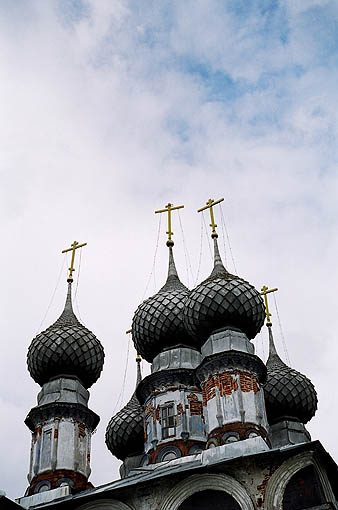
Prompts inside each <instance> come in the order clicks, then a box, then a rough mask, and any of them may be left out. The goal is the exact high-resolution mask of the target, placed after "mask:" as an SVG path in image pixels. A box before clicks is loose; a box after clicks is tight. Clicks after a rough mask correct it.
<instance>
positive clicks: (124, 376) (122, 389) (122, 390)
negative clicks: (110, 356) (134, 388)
mask: <svg viewBox="0 0 338 510" xmlns="http://www.w3.org/2000/svg"><path fill="white" fill-rule="evenodd" d="M128 336H129V338H128V347H127V359H126V364H125V368H124V375H123V380H122V386H121V391H120V394H119V396H118V399H117V401H116V404H115V407H114V410H113V415H114V414H115V411H116V409H117V407H118V405H119V404H120V403H122V402H123V396H124V390H125V386H126V380H127V369H128V362H129V351H130V339H131V335H128Z"/></svg>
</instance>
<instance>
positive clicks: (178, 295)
mask: <svg viewBox="0 0 338 510" xmlns="http://www.w3.org/2000/svg"><path fill="white" fill-rule="evenodd" d="M167 245H168V247H169V269H168V278H167V281H166V283H165V285H164V286H163V287H162V288H161V289H160V290H159V292H158V293H157V294H155V296H152V297H150V298H148V299H146V300H145V301H143V303H141V304H140V306H139V307H138V308H137V310H136V312H135V314H134V318H133V324H132V332H133V341H134V345H135V349H136V350H137V352H139V353H140V355H141V356H142V358H144V359H146V360H147V361H148V362H149V363H151V362H152V361H153V359H154V357H155V356H157V354H159V353H160V352H161V351H162V350H163V349H165V348H170V347H174V346H175V345H186V346H192V347H194V341H193V339H191V338H190V336H189V335H188V333H187V331H186V329H185V327H184V324H183V315H182V312H183V306H184V302H185V300H186V299H187V297H188V294H189V290H188V289H187V287H185V285H183V283H181V281H180V279H179V277H178V274H177V271H176V267H175V262H174V256H173V250H172V246H173V241H168V242H167Z"/></svg>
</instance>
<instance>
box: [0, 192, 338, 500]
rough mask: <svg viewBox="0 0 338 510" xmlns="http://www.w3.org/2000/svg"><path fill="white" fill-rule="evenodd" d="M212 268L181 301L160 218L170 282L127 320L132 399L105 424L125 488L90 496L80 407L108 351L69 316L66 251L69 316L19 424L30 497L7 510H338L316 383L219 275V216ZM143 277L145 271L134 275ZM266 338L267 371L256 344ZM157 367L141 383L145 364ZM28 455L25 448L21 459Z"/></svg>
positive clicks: (234, 280)
mask: <svg viewBox="0 0 338 510" xmlns="http://www.w3.org/2000/svg"><path fill="white" fill-rule="evenodd" d="M221 200H222V199H220V200H217V201H214V200H211V199H210V200H209V201H208V202H207V203H206V206H204V207H203V208H201V209H199V212H201V211H202V210H208V211H209V214H210V227H211V238H212V242H213V250H214V263H213V267H211V268H210V274H209V275H205V276H204V279H203V281H202V282H201V283H199V284H198V285H197V286H196V287H195V288H194V289H192V290H189V289H188V288H187V287H186V286H185V285H184V284H183V283H182V282H181V281H180V279H179V274H178V271H177V268H176V265H175V260H174V242H173V240H172V235H173V232H172V213H173V211H175V210H176V209H178V208H180V207H182V206H178V207H174V206H173V205H172V204H168V205H167V206H166V207H165V208H164V209H162V210H160V211H156V212H159V213H163V212H164V213H165V214H167V215H168V231H167V235H168V239H167V241H166V246H167V249H168V275H167V279H166V282H165V284H164V285H163V286H162V288H161V289H160V290H159V291H158V292H157V294H155V295H154V296H152V297H150V298H148V299H146V300H145V301H143V302H142V303H141V304H140V305H139V306H138V308H137V310H136V311H135V314H134V317H133V322H132V331H131V334H132V340H133V343H134V346H135V349H136V351H137V353H138V355H137V358H136V387H135V392H134V394H133V395H132V396H131V398H130V400H129V402H128V403H127V404H126V405H125V406H124V407H123V408H122V409H121V410H120V411H119V412H118V413H117V414H115V415H114V416H113V417H112V418H111V420H110V421H109V423H108V425H107V428H106V445H107V448H108V449H109V450H110V452H111V453H112V455H114V456H115V457H117V458H118V459H120V460H121V462H122V463H121V467H120V479H118V480H114V481H112V482H111V483H108V484H105V485H102V486H98V487H94V486H93V485H92V484H91V482H90V473H91V467H90V460H91V437H92V434H93V432H94V430H95V428H96V427H97V425H98V423H99V419H100V418H99V416H97V415H96V414H95V413H94V412H93V411H92V410H91V409H90V407H89V406H88V400H89V392H88V389H89V388H90V387H91V386H92V385H93V384H94V383H95V382H96V381H97V380H98V378H99V377H100V374H101V371H102V369H103V364H104V350H103V347H102V345H101V342H100V341H99V339H98V338H96V336H95V335H94V334H93V333H92V332H91V331H89V330H88V329H87V328H86V327H84V326H83V325H82V324H81V323H80V321H79V320H78V319H77V317H76V315H75V313H74V311H73V305H72V284H73V271H74V258H75V253H76V249H77V248H79V247H81V246H83V245H80V244H79V243H77V242H74V243H73V245H72V247H71V248H69V249H68V250H69V251H70V252H71V266H70V269H69V275H68V280H67V282H68V289H67V295H66V302H65V307H64V310H63V311H62V313H61V315H60V317H59V318H58V319H57V321H56V322H55V323H54V324H52V325H51V326H50V327H48V328H47V329H46V330H45V331H43V332H41V333H39V334H38V335H37V336H36V337H35V338H34V339H33V340H32V342H31V345H30V347H29V350H28V355H27V364H28V370H29V373H30V375H31V377H32V378H33V379H34V381H35V382H37V383H38V384H39V385H40V386H41V390H40V392H39V394H38V396H37V405H36V406H35V407H33V408H32V409H31V410H30V411H29V413H28V415H27V417H26V420H25V424H26V425H27V427H28V428H29V430H30V431H31V434H32V441H31V450H30V465H29V474H28V484H29V485H28V488H27V491H26V494H25V495H23V496H22V497H20V498H18V499H17V500H16V502H14V501H12V500H9V499H8V498H7V497H6V496H5V495H1V493H0V509H1V510H6V509H9V510H20V509H22V508H26V509H41V510H75V509H76V510H192V509H194V510H202V509H203V510H206V509H212V510H263V509H264V510H305V509H307V510H315V509H317V510H325V509H338V468H337V465H336V463H335V462H334V460H333V459H332V458H331V457H330V455H329V453H328V452H326V451H325V449H324V448H323V446H322V445H321V443H320V442H319V441H318V440H316V439H315V440H312V439H311V437H310V434H309V432H308V431H307V429H306V424H307V423H308V422H309V421H310V420H311V418H312V417H313V416H314V415H315V413H316V410H317V394H316V390H315V388H314V386H313V384H312V383H311V381H310V380H309V379H308V378H307V377H306V376H305V375H303V374H301V373H299V372H298V371H297V370H296V367H295V368H293V367H290V366H288V365H287V364H285V363H284V362H283V361H282V359H281V358H280V356H279V354H278V352H277V350H276V347H275V343H274V338H273V328H272V321H271V313H270V310H269V296H270V294H271V293H273V292H275V291H276V290H277V289H274V288H271V289H269V288H268V287H266V286H264V287H263V288H262V289H261V290H257V289H256V288H254V287H253V286H252V285H251V284H250V283H249V282H247V281H245V280H244V279H242V278H241V277H239V276H237V275H233V274H230V273H229V272H228V270H227V269H226V267H225V266H224V264H223V261H222V258H221V256H220V252H219V247H218V233H217V230H216V228H217V225H216V223H215V217H214V214H215V213H214V206H216V205H217V204H218V203H219V202H221ZM140 269H141V268H140ZM264 323H265V327H267V328H268V333H269V357H268V360H267V362H266V364H265V363H264V362H263V361H262V360H261V359H260V358H259V357H258V356H257V355H256V354H255V352H254V345H253V343H252V340H253V339H254V338H255V337H256V335H257V334H258V333H259V331H260V330H261V328H262V327H264ZM141 359H144V360H146V361H147V362H149V363H150V364H151V374H150V375H148V376H147V377H144V378H142V374H141V369H140V361H141ZM27 446H28V445H27Z"/></svg>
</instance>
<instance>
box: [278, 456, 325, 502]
mask: <svg viewBox="0 0 338 510" xmlns="http://www.w3.org/2000/svg"><path fill="white" fill-rule="evenodd" d="M322 503H325V499H324V494H323V489H322V486H321V484H320V481H319V478H318V475H317V472H316V470H315V467H314V465H313V464H312V465H309V466H306V467H305V468H303V469H300V470H299V471H297V473H296V474H295V475H293V476H292V478H291V479H290V480H289V483H288V484H287V486H286V487H285V491H284V494H283V510H304V509H305V508H312V507H316V506H317V505H321V504H322Z"/></svg>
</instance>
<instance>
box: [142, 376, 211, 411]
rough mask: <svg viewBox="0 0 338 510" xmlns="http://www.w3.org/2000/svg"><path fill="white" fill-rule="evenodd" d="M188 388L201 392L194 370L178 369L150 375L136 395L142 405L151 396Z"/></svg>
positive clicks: (143, 381) (143, 380)
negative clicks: (179, 388) (184, 387)
mask: <svg viewBox="0 0 338 510" xmlns="http://www.w3.org/2000/svg"><path fill="white" fill-rule="evenodd" d="M173 386H174V387H177V388H178V387H179V386H186V387H187V388H191V390H196V391H201V390H200V387H199V383H198V380H197V377H196V373H195V370H194V369H191V368H176V369H171V370H161V371H160V372H154V373H153V374H150V375H148V376H147V377H145V378H144V379H142V381H141V382H140V384H139V385H138V387H137V389H136V395H137V398H138V400H139V401H140V402H141V404H144V402H145V401H146V400H147V398H148V397H149V395H151V394H153V393H160V392H165V391H167V389H168V388H172V387H173Z"/></svg>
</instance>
